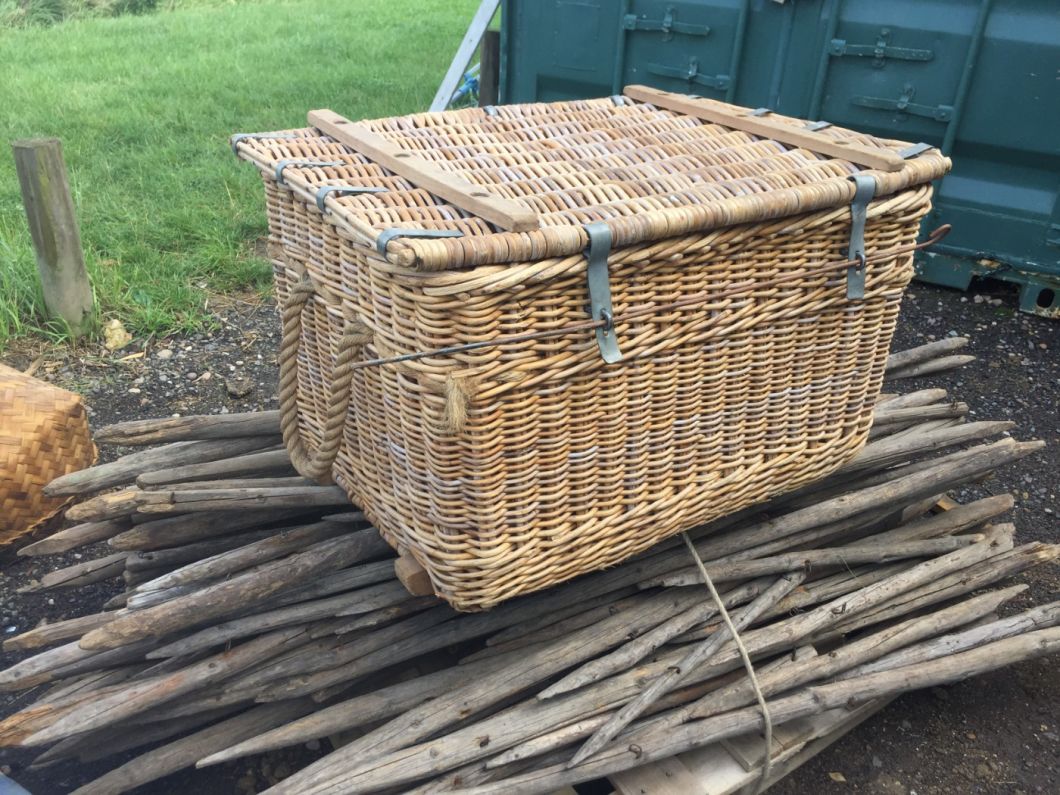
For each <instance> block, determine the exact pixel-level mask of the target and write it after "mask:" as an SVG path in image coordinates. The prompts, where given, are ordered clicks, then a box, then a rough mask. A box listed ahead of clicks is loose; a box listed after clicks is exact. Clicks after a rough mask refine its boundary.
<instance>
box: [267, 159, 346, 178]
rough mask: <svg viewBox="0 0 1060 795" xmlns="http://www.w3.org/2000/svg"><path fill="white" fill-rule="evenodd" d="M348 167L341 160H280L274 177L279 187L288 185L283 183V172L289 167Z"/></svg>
mask: <svg viewBox="0 0 1060 795" xmlns="http://www.w3.org/2000/svg"><path fill="white" fill-rule="evenodd" d="M344 165H346V164H345V163H343V162H342V161H341V160H297V159H293V158H289V159H287V160H280V161H278V162H277V163H276V168H274V169H273V172H272V174H273V176H274V177H276V184H277V185H284V184H286V183H285V182H284V181H283V170H284V169H285V168H287V167H288V166H294V167H295V168H302V167H306V166H310V167H312V168H323V167H324V166H344Z"/></svg>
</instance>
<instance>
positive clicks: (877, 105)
mask: <svg viewBox="0 0 1060 795" xmlns="http://www.w3.org/2000/svg"><path fill="white" fill-rule="evenodd" d="M915 96H916V88H915V87H914V86H913V85H912V84H911V83H906V84H905V86H904V87H903V88H902V93H901V94H900V95H899V97H898V99H891V98H890V97H865V96H856V97H851V98H850V101H851V102H852V103H853V104H855V105H859V106H860V107H863V108H874V109H876V110H894V111H898V112H899V113H909V114H911V115H913V116H923V117H924V118H926V119H934V120H935V121H942V122H948V121H949V120H950V119H951V118H952V117H953V106H952V105H923V104H921V103H918V102H913V97H915Z"/></svg>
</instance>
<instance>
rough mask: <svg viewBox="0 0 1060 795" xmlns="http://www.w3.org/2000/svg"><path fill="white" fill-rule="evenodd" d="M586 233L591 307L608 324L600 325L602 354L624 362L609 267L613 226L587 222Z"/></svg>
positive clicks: (598, 338) (609, 360)
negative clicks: (613, 303) (619, 342)
mask: <svg viewBox="0 0 1060 795" xmlns="http://www.w3.org/2000/svg"><path fill="white" fill-rule="evenodd" d="M583 228H584V229H585V233H586V234H587V235H589V247H588V248H587V249H586V250H585V256H586V257H587V258H588V260H589V264H588V267H587V268H586V276H587V279H586V280H587V282H588V285H589V311H590V313H591V314H592V317H593V320H602V321H604V325H603V326H601V327H599V328H597V329H596V344H597V345H598V346H599V347H600V355H601V356H602V357H603V359H604V361H605V362H607V363H608V364H614V363H615V362H620V361H622V359H623V356H622V351H620V350H619V348H618V340H617V339H615V313H614V309H613V308H612V306H611V275H610V273H609V272H608V268H607V258H608V257H609V256H610V254H611V227H609V226H608V225H607V224H606V223H604V222H603V221H596V222H594V223H591V224H586V225H585V226H584V227H583Z"/></svg>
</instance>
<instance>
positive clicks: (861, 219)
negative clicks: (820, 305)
mask: <svg viewBox="0 0 1060 795" xmlns="http://www.w3.org/2000/svg"><path fill="white" fill-rule="evenodd" d="M850 179H851V180H853V182H854V185H855V188H854V200H853V201H852V202H851V203H850V244H849V245H848V246H847V259H856V260H858V264H857V265H851V266H850V267H849V268H847V298H848V299H852V300H859V299H862V298H864V297H865V218H866V217H867V216H868V214H869V202H870V201H871V200H872V197H873V195H874V194H875V193H876V180H874V179H873V178H872V177H869V176H866V175H864V174H858V175H857V176H854V177H851V178H850Z"/></svg>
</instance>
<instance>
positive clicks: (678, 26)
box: [622, 6, 710, 41]
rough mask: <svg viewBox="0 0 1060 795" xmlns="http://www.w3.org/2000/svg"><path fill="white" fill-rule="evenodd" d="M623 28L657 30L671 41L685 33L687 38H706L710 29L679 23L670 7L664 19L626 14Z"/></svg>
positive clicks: (703, 26) (623, 19)
mask: <svg viewBox="0 0 1060 795" xmlns="http://www.w3.org/2000/svg"><path fill="white" fill-rule="evenodd" d="M622 27H623V28H625V29H626V30H657V31H659V32H661V33H662V34H663V39H664V40H665V41H669V40H670V39H672V38H673V35H674V34H675V33H683V34H685V35H686V36H706V35H708V34H709V33H710V28H709V27H708V26H706V25H690V24H689V23H687V22H678V21H677V20H675V19H674V7H673V6H669V7H668V8H667V9H666V14H665V15H664V16H663V18H662V19H647V18H646V17H638V16H637V15H636V14H626V15H625V16H624V17H622Z"/></svg>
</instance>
